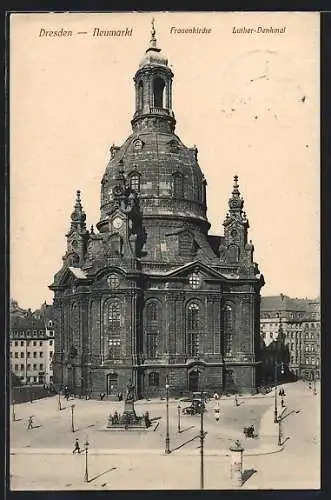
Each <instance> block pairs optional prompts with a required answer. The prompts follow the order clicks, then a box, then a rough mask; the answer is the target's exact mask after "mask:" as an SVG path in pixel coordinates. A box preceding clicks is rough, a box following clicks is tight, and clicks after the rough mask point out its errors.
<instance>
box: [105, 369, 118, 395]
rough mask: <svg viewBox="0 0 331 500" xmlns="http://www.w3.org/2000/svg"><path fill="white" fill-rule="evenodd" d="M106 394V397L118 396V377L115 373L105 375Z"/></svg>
mask: <svg viewBox="0 0 331 500" xmlns="http://www.w3.org/2000/svg"><path fill="white" fill-rule="evenodd" d="M107 394H108V396H111V395H114V394H118V375H117V373H109V374H108V375H107Z"/></svg>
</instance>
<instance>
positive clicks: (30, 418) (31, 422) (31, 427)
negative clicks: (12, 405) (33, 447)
mask: <svg viewBox="0 0 331 500" xmlns="http://www.w3.org/2000/svg"><path fill="white" fill-rule="evenodd" d="M27 429H28V430H30V429H33V416H31V417H29V418H28V427H27Z"/></svg>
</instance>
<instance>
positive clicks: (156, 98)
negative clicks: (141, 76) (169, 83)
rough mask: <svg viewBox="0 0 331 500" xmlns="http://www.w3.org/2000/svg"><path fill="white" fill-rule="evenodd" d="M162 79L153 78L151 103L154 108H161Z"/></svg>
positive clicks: (163, 84)
mask: <svg viewBox="0 0 331 500" xmlns="http://www.w3.org/2000/svg"><path fill="white" fill-rule="evenodd" d="M164 86H165V83H164V80H163V79H162V78H159V77H156V78H154V80H153V105H154V107H155V108H163V107H164V106H163V91H164Z"/></svg>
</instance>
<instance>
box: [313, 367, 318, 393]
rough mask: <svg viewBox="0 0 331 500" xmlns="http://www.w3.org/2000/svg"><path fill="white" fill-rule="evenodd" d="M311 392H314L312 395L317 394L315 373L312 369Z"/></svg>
mask: <svg viewBox="0 0 331 500" xmlns="http://www.w3.org/2000/svg"><path fill="white" fill-rule="evenodd" d="M313 394H314V396H316V394H317V391H316V375H315V371H313Z"/></svg>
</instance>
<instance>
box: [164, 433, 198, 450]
mask: <svg viewBox="0 0 331 500" xmlns="http://www.w3.org/2000/svg"><path fill="white" fill-rule="evenodd" d="M198 437H199V436H194V437H193V438H191V439H188V440H187V441H184V443H182V444H180V445H179V446H176V448H172V450H171V451H176V450H179V449H180V448H182V447H183V446H185V445H186V444H188V443H191V442H192V441H194V440H195V439H197V438H198Z"/></svg>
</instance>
